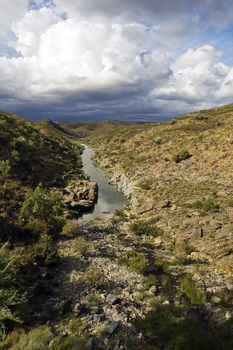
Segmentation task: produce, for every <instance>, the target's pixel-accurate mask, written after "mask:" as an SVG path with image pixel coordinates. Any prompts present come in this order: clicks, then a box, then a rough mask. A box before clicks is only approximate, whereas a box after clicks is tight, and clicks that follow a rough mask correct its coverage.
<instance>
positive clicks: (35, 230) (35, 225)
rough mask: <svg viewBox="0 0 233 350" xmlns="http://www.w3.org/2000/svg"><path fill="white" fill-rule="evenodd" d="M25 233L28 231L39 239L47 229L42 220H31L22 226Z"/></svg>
mask: <svg viewBox="0 0 233 350" xmlns="http://www.w3.org/2000/svg"><path fill="white" fill-rule="evenodd" d="M24 229H25V231H26V232H27V231H29V232H30V233H31V234H32V235H33V236H35V237H40V236H41V235H43V234H46V233H48V231H49V228H48V225H47V224H46V222H45V221H44V220H39V219H35V220H31V221H29V222H28V223H27V224H26V225H25V226H24Z"/></svg>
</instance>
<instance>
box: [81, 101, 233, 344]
mask: <svg viewBox="0 0 233 350" xmlns="http://www.w3.org/2000/svg"><path fill="white" fill-rule="evenodd" d="M86 140H87V141H88V142H90V143H91V144H92V145H93V146H94V147H95V148H96V150H97V151H96V162H97V164H100V166H101V167H102V168H104V169H105V170H106V172H107V173H108V174H109V176H110V178H111V182H112V183H114V184H116V185H117V186H118V188H119V189H121V190H122V191H123V192H124V193H125V194H126V196H127V197H128V198H129V203H130V208H129V210H128V211H127V212H125V214H124V215H126V216H127V219H126V221H128V222H129V223H130V224H129V226H128V232H129V231H131V232H134V231H135V233H136V234H138V235H140V237H141V239H142V241H147V242H148V244H152V246H153V245H154V249H155V250H158V246H159V249H161V252H162V256H163V259H162V260H163V264H167V263H168V264H170V263H171V261H170V259H173V258H172V256H173V257H174V259H175V263H174V262H173V263H171V265H173V266H170V269H171V270H172V269H173V274H175V275H176V276H177V277H178V276H179V279H182V277H181V276H184V275H187V276H189V278H190V279H191V280H190V281H192V283H193V286H195V288H197V290H199V291H200V292H201V293H203V295H205V300H206V301H205V302H204V304H205V303H207V304H206V305H209V306H208V307H210V309H211V310H212V311H213V310H215V309H216V308H217V309H221V310H222V316H221V317H220V318H222V319H224V318H225V317H226V319H229V318H231V317H232V312H233V310H232V302H233V270H232V266H233V250H232V247H233V233H232V222H233V187H232V163H233V162H232V161H233V153H232V151H233V105H229V106H223V107H219V108H215V109H212V110H204V111H200V112H195V113H190V114H188V115H186V116H183V117H181V118H177V119H174V120H170V121H168V122H164V123H156V124H137V125H129V126H128V125H127V124H126V125H124V124H123V125H118V127H117V128H116V127H114V128H113V130H112V131H111V130H109V128H108V130H107V131H106V130H105V128H103V129H102V132H101V125H99V127H98V133H96V134H94V133H90V132H89V133H88V130H87V134H86ZM151 221H152V222H154V223H155V222H156V225H154V229H152V231H153V230H154V231H153V232H152V234H150V228H149V227H150V222H151ZM148 230H149V231H148ZM151 235H152V236H155V238H153V237H152V236H151ZM166 254H167V256H166ZM190 283H191V282H190ZM181 289H182V283H181ZM208 303H209V304H208ZM230 315H231V316H230ZM175 348H176V347H175ZM217 349H218V347H217Z"/></svg>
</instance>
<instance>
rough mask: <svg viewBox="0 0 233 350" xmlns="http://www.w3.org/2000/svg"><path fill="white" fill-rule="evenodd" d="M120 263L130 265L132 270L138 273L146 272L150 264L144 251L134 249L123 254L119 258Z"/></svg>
mask: <svg viewBox="0 0 233 350" xmlns="http://www.w3.org/2000/svg"><path fill="white" fill-rule="evenodd" d="M118 263H119V264H120V265H125V266H127V267H129V268H130V269H131V270H132V271H134V272H137V273H144V272H145V271H146V270H147V268H148V265H149V264H148V260H147V259H146V257H145V255H144V254H143V253H137V252H135V251H133V250H130V251H128V252H127V253H125V254H123V256H122V257H120V258H119V259H118Z"/></svg>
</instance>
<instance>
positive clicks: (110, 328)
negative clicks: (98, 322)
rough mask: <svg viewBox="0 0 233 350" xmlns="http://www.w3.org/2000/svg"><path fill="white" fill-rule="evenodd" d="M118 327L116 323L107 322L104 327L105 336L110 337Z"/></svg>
mask: <svg viewBox="0 0 233 350" xmlns="http://www.w3.org/2000/svg"><path fill="white" fill-rule="evenodd" d="M118 326H119V323H118V322H117V321H109V322H108V323H107V325H106V326H105V329H104V333H105V334H107V335H112V334H113V333H114V332H115V331H116V329H117V327H118Z"/></svg>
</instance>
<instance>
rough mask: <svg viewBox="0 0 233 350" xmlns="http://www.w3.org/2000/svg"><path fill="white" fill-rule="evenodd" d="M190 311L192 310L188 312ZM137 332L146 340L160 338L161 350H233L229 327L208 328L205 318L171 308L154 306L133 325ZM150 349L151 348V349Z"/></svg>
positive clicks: (171, 306)
mask: <svg viewBox="0 0 233 350" xmlns="http://www.w3.org/2000/svg"><path fill="white" fill-rule="evenodd" d="M190 311H191V310H190ZM136 327H137V330H138V332H142V333H143V334H144V336H145V337H146V338H149V339H152V341H153V339H159V342H160V344H161V345H160V348H161V349H173V350H232V348H233V336H232V331H231V325H230V324H229V325H225V324H224V323H221V324H215V326H214V327H208V325H207V322H206V317H203V314H202V317H200V316H199V315H198V313H197V312H196V313H193V312H187V310H183V309H182V308H175V307H174V306H173V305H166V306H163V305H157V307H156V309H155V310H153V311H151V312H149V313H148V314H147V315H146V316H145V318H144V319H142V318H141V319H139V320H138V321H137V322H136ZM152 349H153V347H152Z"/></svg>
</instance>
